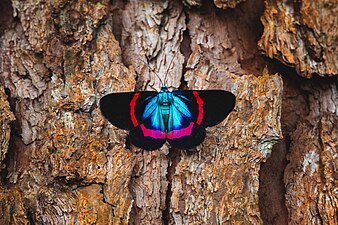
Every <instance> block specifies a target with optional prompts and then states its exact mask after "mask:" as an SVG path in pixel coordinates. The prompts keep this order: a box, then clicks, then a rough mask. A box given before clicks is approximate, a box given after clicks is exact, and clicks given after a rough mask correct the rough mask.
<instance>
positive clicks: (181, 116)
mask: <svg viewBox="0 0 338 225" xmlns="http://www.w3.org/2000/svg"><path fill="white" fill-rule="evenodd" d="M235 101H236V97H235V95H234V94H232V93H231V92H228V91H223V90H198V91H197V90H175V91H172V92H171V91H169V90H168V88H167V87H166V86H163V87H162V88H161V90H160V91H159V92H156V91H141V92H124V93H112V94H108V95H106V96H104V97H102V98H101V100H100V108H101V111H102V113H103V115H104V116H105V117H106V118H107V119H108V121H109V122H110V123H112V124H113V125H114V126H116V127H118V128H120V129H124V130H129V138H130V142H131V143H132V144H133V145H135V146H136V147H139V148H142V149H144V150H155V149H158V148H160V147H162V145H163V144H164V143H165V142H166V141H168V142H169V144H170V145H171V147H174V148H179V149H191V148H194V147H195V146H198V145H199V144H201V143H202V142H203V141H204V138H205V134H206V133H205V132H206V131H205V128H206V127H210V126H214V125H216V124H218V123H220V122H221V121H223V120H224V119H225V118H226V117H227V116H228V114H229V113H230V112H231V111H232V110H233V109H234V107H235Z"/></svg>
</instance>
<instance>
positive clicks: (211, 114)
mask: <svg viewBox="0 0 338 225" xmlns="http://www.w3.org/2000/svg"><path fill="white" fill-rule="evenodd" d="M198 94H199V96H200V97H201V99H202V100H203V110H204V112H203V121H202V123H203V124H204V125H205V126H207V127H211V126H215V125H216V124H218V123H220V122H222V121H223V120H224V119H225V118H226V117H227V116H228V115H229V114H230V112H231V111H232V110H233V109H234V107H235V104H236V96H235V95H234V94H232V93H231V92H228V91H223V90H203V91H198Z"/></svg>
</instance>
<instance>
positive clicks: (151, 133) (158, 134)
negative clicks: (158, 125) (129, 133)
mask: <svg viewBox="0 0 338 225" xmlns="http://www.w3.org/2000/svg"><path fill="white" fill-rule="evenodd" d="M140 127H141V130H142V133H143V135H144V136H145V137H152V138H155V139H165V138H166V132H163V131H160V130H151V129H148V128H146V127H145V126H144V125H143V124H141V125H140Z"/></svg>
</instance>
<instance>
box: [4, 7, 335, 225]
mask: <svg viewBox="0 0 338 225" xmlns="http://www.w3.org/2000/svg"><path fill="white" fill-rule="evenodd" d="M240 2H242V3H240ZM238 3H240V4H238ZM0 4H1V5H0V6H1V9H0V11H1V12H0V23H1V26H0V35H1V36H0V47H1V48H0V56H1V65H0V66H1V68H0V69H1V70H0V82H1V84H0V125H1V126H0V154H1V155H0V159H1V161H2V163H1V173H0V174H1V183H0V200H1V201H0V202H1V204H0V224H104V225H105V224H287V223H289V224H336V223H337V214H336V213H337V212H336V210H337V206H338V203H337V187H338V184H337V168H338V165H337V161H338V160H337V143H338V140H337V139H338V138H337V134H338V131H337V123H338V94H337V83H335V82H336V81H335V80H332V79H323V78H321V79H316V80H303V79H300V80H299V79H298V78H297V77H299V75H301V76H306V77H312V76H313V75H314V74H319V75H321V76H335V75H336V74H337V67H336V66H337V58H335V57H336V54H334V53H335V51H336V50H335V49H336V45H335V42H334V38H333V37H335V35H336V33H337V32H336V31H334V30H335V29H336V23H334V20H335V16H334V8H333V7H329V5H330V4H329V3H327V4H326V3H324V2H317V3H313V4H307V2H303V4H300V3H299V2H297V3H294V5H292V6H290V5H288V3H285V2H278V4H277V3H274V2H273V1H267V2H266V9H265V11H264V3H263V2H262V1H238V0H235V1H216V0H215V1H214V3H212V2H210V3H207V2H206V1H145V0H144V1H108V0H104V1H85V0H79V1H66V0H61V1H52V2H49V1H47V2H46V1H33V0H29V1H19V0H12V1H9V0H6V1H2V2H1V3H0ZM297 4H299V5H297ZM228 8H234V9H228ZM290 9H297V10H298V11H297V13H294V11H295V10H293V11H292V10H290ZM310 11H311V12H318V13H324V14H325V15H326V18H327V19H326V21H325V23H321V21H317V20H315V18H317V17H315V13H310V14H309V12H310ZM286 12H288V13H286ZM290 12H292V13H290ZM324 14H320V15H321V16H324ZM295 15H297V16H295ZM306 15H307V17H306ZM301 16H302V17H301ZM311 16H313V18H312V17H311ZM260 18H261V20H262V23H263V25H264V26H262V24H261V21H260ZM301 18H302V19H301ZM321 18H322V17H321ZM288 19H289V20H290V21H292V23H286V22H285V21H288ZM296 19H299V20H297V21H296ZM300 21H301V22H300ZM294 24H306V26H300V27H298V26H295V25H294ZM311 24H312V25H311ZM328 26H331V27H332V28H331V29H329V28H328ZM263 29H264V30H263ZM288 29H289V31H290V32H285V30H288ZM334 32H335V33H334ZM262 34H263V36H262ZM282 34H283V35H282ZM310 34H311V35H312V36H311V35H310ZM257 45H258V46H259V47H258V46H257ZM294 46H296V47H297V48H296V50H294ZM259 49H260V50H263V53H265V54H266V55H267V56H268V57H270V58H275V59H277V60H280V61H281V62H283V63H284V64H287V65H291V66H292V67H295V68H296V72H295V71H293V70H292V69H290V68H287V67H286V66H283V65H281V64H280V62H278V61H277V60H275V61H273V60H267V59H266V58H264V56H262V55H260V54H259ZM293 50H294V51H293ZM318 54H319V56H318ZM291 59H292V60H291ZM171 61H172V64H171ZM155 73H156V74H158V76H159V77H160V78H161V79H162V82H165V84H166V85H167V86H168V88H169V89H171V90H174V89H223V90H228V91H231V92H233V93H234V94H235V95H236V97H237V103H236V107H235V109H234V111H233V112H232V113H231V114H230V115H229V117H228V118H227V119H226V120H225V121H223V122H222V123H220V124H219V125H217V126H215V127H211V128H208V129H207V137H206V140H205V141H204V142H203V143H202V144H201V145H200V146H198V147H197V148H196V149H194V150H192V151H182V150H178V149H173V148H171V147H170V146H169V145H168V144H166V145H164V146H163V147H162V148H161V149H159V150H156V151H151V152H150V151H143V150H141V149H137V148H135V147H134V146H132V145H130V143H129V141H128V133H127V132H126V131H123V130H120V129H118V128H116V127H114V126H112V125H111V124H109V123H108V122H107V120H106V119H105V118H103V116H102V114H101V112H100V110H99V108H98V102H99V99H100V98H101V97H102V96H104V95H105V94H108V93H112V92H121V91H135V90H137V91H142V90H159V89H160V87H161V86H162V85H163V84H162V83H161V81H160V80H159V79H158V77H157V76H156V74H155ZM282 77H283V80H282ZM8 102H9V103H8ZM112 107H114V106H112ZM13 115H14V116H13ZM14 118H15V121H14ZM282 131H283V135H282ZM283 136H284V139H283V140H280V139H281V138H282V137H283ZM278 141H279V144H278V145H275V147H274V148H273V152H272V153H271V151H272V146H273V145H274V144H275V143H277V142H278ZM271 154H272V156H271V157H270V158H269V156H270V155H271ZM266 160H267V163H266V164H264V162H265V161H266ZM261 166H262V169H261ZM284 170H285V171H284Z"/></svg>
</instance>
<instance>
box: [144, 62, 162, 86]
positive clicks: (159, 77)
mask: <svg viewBox="0 0 338 225" xmlns="http://www.w3.org/2000/svg"><path fill="white" fill-rule="evenodd" d="M146 58H147V60H148V63H147V62H144V63H145V64H146V65H148V67H149V69H150V70H151V71H152V72H153V73H154V74H155V75H156V76H157V78H158V79H159V80H160V82H161V86H162V87H163V86H164V83H163V82H162V79H161V78H160V76H159V75H158V74H157V73H156V72H155V70H154V69H152V68H151V67H150V65H149V59H148V57H147V56H146ZM141 60H142V59H141Z"/></svg>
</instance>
